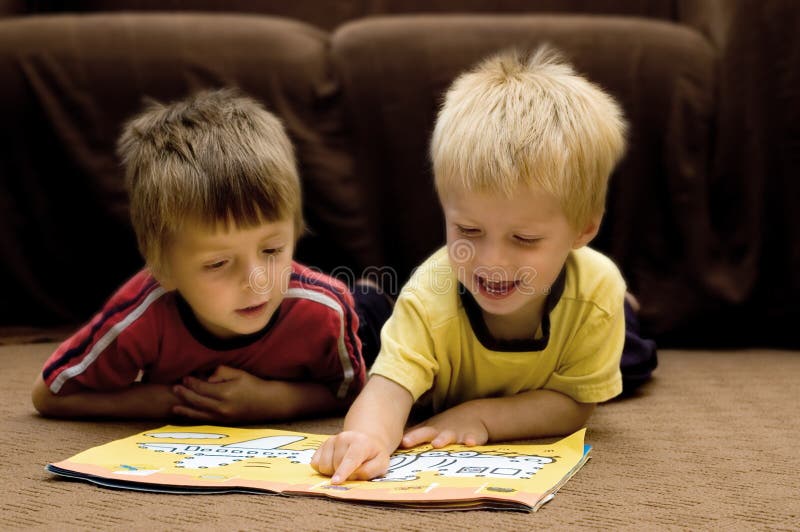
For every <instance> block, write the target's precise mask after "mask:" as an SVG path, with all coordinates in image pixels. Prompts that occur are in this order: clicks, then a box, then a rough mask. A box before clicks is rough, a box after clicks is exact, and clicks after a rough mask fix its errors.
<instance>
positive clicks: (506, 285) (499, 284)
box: [483, 279, 514, 295]
mask: <svg viewBox="0 0 800 532" xmlns="http://www.w3.org/2000/svg"><path fill="white" fill-rule="evenodd" d="M483 286H484V287H486V291H487V292H489V293H490V294H495V295H496V294H503V293H505V292H507V291H508V290H510V289H511V287H512V286H514V283H513V282H505V281H489V280H488V279H484V280H483Z"/></svg>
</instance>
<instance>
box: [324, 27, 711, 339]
mask: <svg viewBox="0 0 800 532" xmlns="http://www.w3.org/2000/svg"><path fill="white" fill-rule="evenodd" d="M545 41H547V42H550V43H552V44H553V45H555V46H556V47H558V48H560V49H561V50H562V51H563V52H564V53H565V55H566V56H567V57H568V58H569V59H570V60H571V61H572V62H573V63H574V64H575V66H576V68H577V70H578V71H580V72H582V73H584V74H586V75H587V76H588V77H589V78H590V79H592V80H593V81H595V82H596V83H598V84H599V85H601V86H603V87H604V88H605V89H607V90H608V91H610V92H611V93H612V94H613V95H614V96H616V97H617V98H618V99H619V101H620V102H621V104H622V106H623V108H624V110H625V113H626V115H627V118H628V120H629V121H630V123H631V131H630V135H629V141H630V147H629V150H628V154H627V156H626V158H625V160H624V161H623V162H622V164H621V165H620V166H619V168H618V170H617V171H616V172H615V174H614V176H613V178H612V183H611V187H610V191H609V198H608V209H607V215H606V219H605V220H604V226H603V229H602V232H601V234H600V235H599V237H598V239H597V240H596V241H595V244H594V245H595V246H596V247H598V248H600V249H603V250H605V251H607V252H609V253H610V254H611V255H612V256H613V257H614V258H615V259H616V260H617V261H618V263H619V264H620V265H621V267H622V268H623V270H624V272H625V273H626V274H627V278H628V280H629V282H630V284H631V285H632V286H633V288H634V289H639V290H641V292H642V294H648V295H651V296H652V297H653V299H654V300H652V301H647V302H646V303H647V308H649V309H652V314H651V315H649V316H647V317H648V318H651V320H650V321H651V322H652V321H655V325H656V326H666V324H667V322H669V321H670V320H673V319H679V318H680V316H685V315H686V313H687V312H688V310H687V309H686V308H684V307H683V305H684V303H687V301H688V300H687V299H686V298H683V299H682V301H675V299H676V298H664V297H663V295H664V293H673V292H670V291H669V290H670V289H673V288H674V289H678V288H680V287H685V286H687V284H691V277H692V275H693V271H694V270H693V268H697V267H702V265H703V264H702V263H703V254H702V250H703V246H705V245H707V244H708V243H709V241H710V238H711V234H710V229H709V220H708V216H707V212H706V199H707V198H706V192H707V189H706V187H707V182H706V178H707V172H706V169H707V163H708V158H709V155H708V149H709V147H708V142H709V135H710V126H709V124H710V121H711V119H712V109H713V91H714V79H713V72H714V53H713V50H712V49H711V47H710V46H709V44H708V43H707V41H706V40H705V39H704V38H703V37H702V36H701V35H700V34H699V33H697V32H695V31H693V30H690V29H687V28H686V27H682V26H679V25H675V24H672V23H668V22H656V21H652V20H647V19H642V18H634V17H601V16H593V17H586V16H554V15H553V16H544V15H542V16H534V15H527V16H506V15H503V16H473V15H461V16H456V15H453V16H431V15H426V16H406V17H392V18H389V17H385V18H371V19H364V20H360V21H356V22H352V23H349V24H347V25H345V26H343V27H341V28H340V29H339V30H338V31H336V32H335V33H334V35H333V37H332V42H333V58H334V65H335V66H336V68H337V71H338V73H339V75H340V76H341V82H342V85H343V91H344V94H345V96H346V106H347V108H348V113H349V114H348V116H349V118H350V119H351V120H352V126H353V129H354V135H355V137H356V139H357V142H356V146H357V147H358V151H357V152H356V155H357V162H356V168H357V171H358V172H359V174H360V178H361V179H363V180H364V181H365V183H366V185H367V186H368V187H369V188H370V189H372V190H373V191H374V193H375V195H376V197H377V198H378V200H377V204H376V207H375V209H374V210H373V212H372V215H373V216H375V217H376V224H377V225H378V226H379V227H380V228H381V231H382V233H381V234H382V241H383V243H384V250H385V254H386V258H387V259H388V261H389V263H390V264H392V265H394V266H396V267H398V269H399V273H400V277H401V279H404V278H405V276H406V275H407V273H408V272H409V270H410V269H411V268H412V267H414V266H415V265H416V264H418V263H419V262H420V261H421V260H422V259H423V258H424V257H425V256H426V255H427V254H428V253H430V252H431V251H432V250H433V249H435V248H436V247H437V246H440V245H441V244H442V242H443V241H444V236H443V227H442V218H441V214H440V209H439V206H438V204H437V200H436V196H435V193H434V189H433V186H432V177H431V173H430V168H431V164H430V162H429V159H428V151H427V147H428V142H429V139H430V134H431V131H432V126H433V121H434V118H435V115H436V112H437V110H438V106H439V105H440V103H441V100H442V95H443V93H444V91H445V90H446V89H447V87H448V86H449V84H450V83H451V81H452V80H453V79H454V78H455V77H456V76H457V75H458V74H459V73H460V72H461V71H463V70H465V69H467V68H469V67H471V66H473V65H474V64H475V63H476V62H478V61H479V60H480V59H482V58H484V57H485V56H487V55H489V54H492V53H495V52H497V51H499V50H502V49H506V48H510V47H517V48H521V49H533V48H535V47H537V46H538V45H539V44H541V43H543V42H545ZM651 288H654V290H650V289H651ZM655 299H658V301H656V300H655ZM665 299H667V301H663V300H665ZM678 299H680V298H678ZM688 299H691V298H688ZM689 303H690V302H689ZM687 304H688V303H687ZM674 312H677V313H678V315H677V316H674V315H672V314H673V313H674Z"/></svg>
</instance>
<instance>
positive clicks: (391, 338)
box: [370, 290, 439, 401]
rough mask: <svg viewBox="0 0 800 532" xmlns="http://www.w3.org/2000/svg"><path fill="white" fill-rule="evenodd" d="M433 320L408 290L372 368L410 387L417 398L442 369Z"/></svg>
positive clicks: (388, 324) (388, 325)
mask: <svg viewBox="0 0 800 532" xmlns="http://www.w3.org/2000/svg"><path fill="white" fill-rule="evenodd" d="M430 323H431V321H430V319H429V318H428V316H427V312H426V309H425V308H424V306H423V305H422V304H421V302H420V301H419V299H418V298H417V297H416V295H415V294H414V293H413V291H411V290H404V291H403V292H402V293H401V294H400V297H399V298H398V299H397V302H396V304H395V307H394V311H393V312H392V315H391V317H390V318H389V320H388V321H387V322H386V324H385V325H384V326H383V329H382V330H381V351H380V353H379V354H378V358H377V359H376V360H375V363H374V364H373V366H372V369H371V370H370V375H381V376H382V377H385V378H387V379H390V380H392V381H394V382H396V383H397V384H399V385H400V386H402V387H403V388H405V389H406V390H408V391H409V393H411V395H412V397H413V398H414V401H416V400H417V399H419V398H420V396H422V394H424V393H425V392H427V391H428V390H429V389H430V388H431V387H432V386H433V381H434V378H435V377H436V374H437V373H438V371H439V363H438V362H437V360H436V356H435V354H434V353H435V349H434V342H433V338H432V337H431V333H430V330H429V324H430Z"/></svg>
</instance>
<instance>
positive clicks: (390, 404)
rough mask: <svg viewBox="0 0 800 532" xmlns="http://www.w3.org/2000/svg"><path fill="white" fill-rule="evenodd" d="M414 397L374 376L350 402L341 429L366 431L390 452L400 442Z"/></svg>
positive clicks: (388, 381) (382, 378) (391, 382)
mask: <svg viewBox="0 0 800 532" xmlns="http://www.w3.org/2000/svg"><path fill="white" fill-rule="evenodd" d="M413 403H414V400H413V398H412V397H411V394H410V393H409V392H408V390H406V389H405V388H403V387H402V386H400V385H399V384H397V383H395V382H393V381H391V380H389V379H386V378H384V377H381V376H379V375H376V376H374V377H372V378H370V380H369V381H368V382H367V385H366V386H365V387H364V391H362V392H361V394H360V395H359V396H358V398H357V399H356V400H355V402H354V403H353V406H352V407H351V408H350V411H349V412H348V413H347V416H346V417H345V420H344V429H343V430H345V431H356V432H362V433H365V434H369V435H371V436H373V437H375V438H377V439H378V440H380V441H381V442H382V443H383V444H384V446H385V449H386V450H387V451H388V452H389V453H391V452H393V451H394V450H395V449H397V447H398V446H399V445H400V440H401V439H402V437H403V429H404V428H405V424H406V421H407V420H408V414H409V412H410V411H411V406H412V405H413Z"/></svg>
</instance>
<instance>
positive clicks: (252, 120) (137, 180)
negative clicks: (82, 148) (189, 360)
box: [117, 89, 303, 271]
mask: <svg viewBox="0 0 800 532" xmlns="http://www.w3.org/2000/svg"><path fill="white" fill-rule="evenodd" d="M117 149H118V153H119V155H120V157H121V159H122V162H123V164H124V167H125V181H126V185H127V188H128V192H129V195H130V214H131V223H132V224H133V228H134V231H135V232H136V238H137V241H138V244H139V250H140V252H141V253H142V255H143V256H144V258H145V260H146V261H147V264H148V266H149V267H150V268H151V269H152V270H154V271H159V270H160V269H161V268H162V267H163V266H164V264H163V257H164V250H165V246H166V245H167V244H168V242H169V239H170V238H171V236H172V235H173V234H174V233H175V232H176V231H177V230H179V229H180V227H181V225H182V224H183V223H185V221H186V220H191V221H193V222H195V223H200V224H203V225H207V226H208V227H209V228H211V229H213V228H215V227H216V226H218V225H220V224H224V225H227V224H231V223H233V224H234V225H236V226H238V227H252V226H255V225H258V224H260V223H263V222H264V221H267V222H273V221H278V220H286V219H291V220H293V221H294V226H295V238H297V237H299V235H300V234H301V232H302V230H303V218H302V206H301V192H300V179H299V177H298V172H297V165H296V162H295V157H294V151H293V149H292V145H291V142H290V140H289V138H288V136H287V135H286V131H285V130H284V128H283V126H282V125H281V123H280V121H279V120H278V119H277V118H276V117H275V116H274V115H273V114H272V113H270V112H268V111H267V110H265V109H264V108H263V107H262V106H261V105H260V104H259V103H257V102H256V101H254V100H252V99H250V98H247V97H244V96H242V95H240V94H239V93H238V92H237V91H234V90H231V89H221V90H213V91H203V92H200V93H197V94H195V95H193V96H191V97H189V98H187V99H185V100H182V101H178V102H173V103H170V104H168V105H164V104H161V103H159V102H151V103H150V104H149V105H148V106H147V108H146V109H145V110H144V111H143V112H142V113H141V114H139V115H138V116H136V117H135V118H133V119H132V120H131V121H130V122H128V123H127V124H126V125H125V127H124V130H123V132H122V135H121V136H120V139H119V143H118V147H117Z"/></svg>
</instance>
